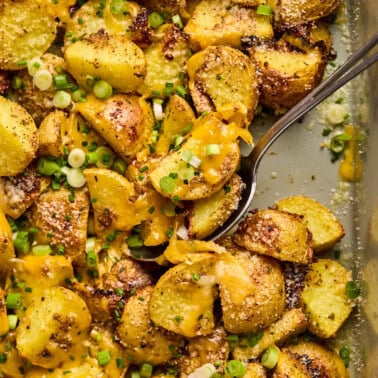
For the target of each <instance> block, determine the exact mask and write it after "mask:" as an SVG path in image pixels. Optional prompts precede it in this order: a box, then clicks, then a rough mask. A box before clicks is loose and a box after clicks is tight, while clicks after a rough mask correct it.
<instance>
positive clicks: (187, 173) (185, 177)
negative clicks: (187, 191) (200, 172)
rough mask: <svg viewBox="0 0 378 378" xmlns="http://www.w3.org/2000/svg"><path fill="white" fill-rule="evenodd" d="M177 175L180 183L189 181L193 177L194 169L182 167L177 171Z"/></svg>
mask: <svg viewBox="0 0 378 378" xmlns="http://www.w3.org/2000/svg"><path fill="white" fill-rule="evenodd" d="M178 175H179V177H180V179H181V180H182V181H188V182H189V181H190V180H192V179H193V177H194V168H193V167H192V166H190V167H183V168H181V169H180V170H179V171H178Z"/></svg>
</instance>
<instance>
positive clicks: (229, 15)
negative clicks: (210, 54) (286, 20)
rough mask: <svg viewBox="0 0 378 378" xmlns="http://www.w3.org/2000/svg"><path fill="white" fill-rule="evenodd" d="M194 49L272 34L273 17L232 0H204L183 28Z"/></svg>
mask: <svg viewBox="0 0 378 378" xmlns="http://www.w3.org/2000/svg"><path fill="white" fill-rule="evenodd" d="M184 31H185V33H187V34H188V35H189V40H190V44H191V47H192V48H193V49H194V50H196V51H197V50H199V49H205V48H206V47H208V46H211V45H228V46H232V47H240V45H241V38H242V37H247V36H255V37H257V38H259V39H269V38H272V37H273V28H272V25H271V22H270V17H266V16H261V15H258V14H257V13H256V11H255V10H254V9H252V8H244V7H241V6H240V5H233V4H232V1H231V0H221V1H218V0H202V1H201V2H200V3H199V4H198V5H197V7H196V8H195V11H194V13H193V15H192V17H191V18H190V20H189V22H188V23H187V25H186V26H185V28H184Z"/></svg>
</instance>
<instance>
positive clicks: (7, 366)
mask: <svg viewBox="0 0 378 378" xmlns="http://www.w3.org/2000/svg"><path fill="white" fill-rule="evenodd" d="M15 339H16V334H15V332H9V333H8V334H7V335H6V337H2V338H1V341H0V353H1V354H4V355H5V356H6V357H7V360H6V361H5V362H4V363H2V364H1V372H2V373H3V374H4V376H6V377H12V378H13V377H15V378H22V377H23V375H22V374H21V372H20V369H21V370H22V369H25V370H26V366H27V360H26V359H25V358H23V357H21V355H20V353H19V351H18V350H17V348H16V347H15V345H16V340H15ZM9 345H11V346H12V348H9ZM39 378H40V377H39Z"/></svg>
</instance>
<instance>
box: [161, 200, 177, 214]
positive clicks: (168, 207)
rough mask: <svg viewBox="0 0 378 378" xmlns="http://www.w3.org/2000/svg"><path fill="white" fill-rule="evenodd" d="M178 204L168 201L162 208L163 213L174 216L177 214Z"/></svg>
mask: <svg viewBox="0 0 378 378" xmlns="http://www.w3.org/2000/svg"><path fill="white" fill-rule="evenodd" d="M175 209H176V205H175V204H174V203H172V202H167V203H166V204H165V205H164V206H163V208H162V212H163V214H164V215H165V216H166V217H174V216H176V211H175Z"/></svg>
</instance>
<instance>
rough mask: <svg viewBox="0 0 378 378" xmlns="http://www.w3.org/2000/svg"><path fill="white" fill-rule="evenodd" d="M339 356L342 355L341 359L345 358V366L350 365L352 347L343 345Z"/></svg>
mask: <svg viewBox="0 0 378 378" xmlns="http://www.w3.org/2000/svg"><path fill="white" fill-rule="evenodd" d="M339 356H340V357H341V359H342V360H343V362H344V365H345V366H348V365H349V362H350V349H349V347H348V346H346V345H343V346H342V347H341V348H340V350H339Z"/></svg>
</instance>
